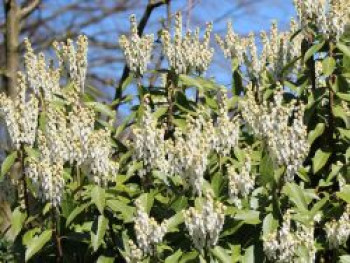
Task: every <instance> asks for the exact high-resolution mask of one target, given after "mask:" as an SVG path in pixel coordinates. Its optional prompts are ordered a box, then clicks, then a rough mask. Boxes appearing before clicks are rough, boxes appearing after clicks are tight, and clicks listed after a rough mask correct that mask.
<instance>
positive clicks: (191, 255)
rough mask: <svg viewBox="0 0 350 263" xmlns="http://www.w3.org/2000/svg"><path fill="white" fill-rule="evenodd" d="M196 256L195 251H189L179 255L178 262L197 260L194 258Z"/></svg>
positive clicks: (185, 262)
mask: <svg viewBox="0 0 350 263" xmlns="http://www.w3.org/2000/svg"><path fill="white" fill-rule="evenodd" d="M197 257H198V252H197V251H191V252H187V253H184V254H183V255H182V257H181V260H180V262H179V263H187V262H197V261H195V259H196V258H197Z"/></svg>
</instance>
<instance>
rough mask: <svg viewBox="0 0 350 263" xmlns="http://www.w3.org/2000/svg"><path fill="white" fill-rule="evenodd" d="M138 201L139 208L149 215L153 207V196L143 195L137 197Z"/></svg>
mask: <svg viewBox="0 0 350 263" xmlns="http://www.w3.org/2000/svg"><path fill="white" fill-rule="evenodd" d="M139 200H140V203H141V206H142V207H143V208H144V209H145V211H146V213H147V214H149V213H150V212H151V208H152V206H153V202H154V196H153V195H152V194H149V193H144V194H142V195H141V196H140V197H139Z"/></svg>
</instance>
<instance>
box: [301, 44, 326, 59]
mask: <svg viewBox="0 0 350 263" xmlns="http://www.w3.org/2000/svg"><path fill="white" fill-rule="evenodd" d="M324 43H325V42H324V41H322V42H321V43H318V44H315V45H313V46H312V47H310V48H309V49H308V51H306V53H305V56H304V61H308V60H309V59H310V58H311V57H312V56H313V55H314V54H315V53H317V52H318V51H319V50H321V48H322V47H323V46H324Z"/></svg>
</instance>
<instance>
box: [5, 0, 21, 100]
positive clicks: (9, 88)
mask: <svg viewBox="0 0 350 263" xmlns="http://www.w3.org/2000/svg"><path fill="white" fill-rule="evenodd" d="M4 11H5V21H6V32H5V61H6V62H5V63H6V71H5V74H4V86H5V89H6V93H7V95H8V96H10V97H11V98H14V97H15V96H16V95H17V87H16V74H17V70H18V64H19V60H18V56H19V54H18V47H19V33H20V7H19V6H18V4H17V1H16V0H6V1H4Z"/></svg>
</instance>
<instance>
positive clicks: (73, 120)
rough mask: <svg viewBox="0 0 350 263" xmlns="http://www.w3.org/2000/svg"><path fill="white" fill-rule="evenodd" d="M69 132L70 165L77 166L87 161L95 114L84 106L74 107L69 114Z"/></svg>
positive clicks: (67, 134)
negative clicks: (74, 164)
mask: <svg viewBox="0 0 350 263" xmlns="http://www.w3.org/2000/svg"><path fill="white" fill-rule="evenodd" d="M67 121H68V128H69V129H68V130H67V133H66V136H67V139H68V140H69V143H68V152H69V161H70V163H74V162H76V163H77V165H81V164H83V163H84V162H85V161H87V157H88V151H89V148H88V146H89V144H88V140H89V136H90V134H91V133H92V132H93V130H94V123H95V113H94V111H93V110H92V109H90V108H88V107H86V106H84V105H79V104H77V105H73V107H72V111H70V112H69V113H68V114H67Z"/></svg>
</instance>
